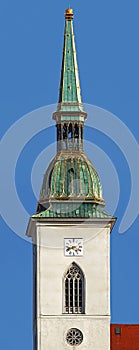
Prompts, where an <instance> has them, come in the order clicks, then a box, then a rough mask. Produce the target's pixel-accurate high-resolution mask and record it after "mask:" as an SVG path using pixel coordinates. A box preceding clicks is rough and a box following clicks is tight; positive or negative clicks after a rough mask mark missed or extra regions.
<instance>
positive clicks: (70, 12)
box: [65, 7, 74, 20]
mask: <svg viewBox="0 0 139 350" xmlns="http://www.w3.org/2000/svg"><path fill="white" fill-rule="evenodd" d="M73 17H74V15H73V9H71V8H70V7H68V8H67V9H66V11H65V18H66V19H69V20H72V19H73Z"/></svg>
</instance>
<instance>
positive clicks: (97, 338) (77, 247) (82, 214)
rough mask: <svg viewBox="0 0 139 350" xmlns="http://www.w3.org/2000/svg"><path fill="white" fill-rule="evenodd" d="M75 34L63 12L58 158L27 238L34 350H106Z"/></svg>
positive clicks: (103, 259)
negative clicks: (31, 275) (30, 244)
mask: <svg viewBox="0 0 139 350" xmlns="http://www.w3.org/2000/svg"><path fill="white" fill-rule="evenodd" d="M86 117H87V113H86V112H85V111H84V109H83V104H82V99H81V91H80V81H79V73H78V65H77V57H76V49H75V41H74V31H73V11H72V9H70V8H68V9H67V10H66V13H65V33H64V48H63V59H62V69H61V80H60V91H59V101H58V106H57V110H56V112H55V113H54V114H53V119H54V120H55V121H56V129H57V154H56V156H55V157H54V158H53V159H52V161H51V163H50V165H49V167H48V169H47V170H46V173H45V175H44V179H43V183H42V188H41V192H40V198H39V202H38V207H37V213H36V214H35V215H33V216H32V217H31V219H30V222H29V225H28V230H27V235H28V236H29V237H32V242H33V252H34V260H33V264H34V327H33V333H34V350H47V349H49V350H55V349H57V350H64V349H65V350H66V349H67V350H68V349H69V350H70V349H75V347H76V346H79V349H81V350H82V349H83V350H85V349H86V350H93V349H95V350H109V349H110V231H111V229H112V227H113V224H114V222H115V218H112V217H111V216H110V215H108V214H107V213H106V212H105V211H104V206H105V202H104V199H103V197H102V186H101V182H100V179H99V176H98V174H97V171H96V170H95V168H94V166H93V165H92V163H91V162H90V161H89V159H88V158H87V156H86V155H85V153H84V122H85V119H86Z"/></svg>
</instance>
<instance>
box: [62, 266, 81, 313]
mask: <svg viewBox="0 0 139 350" xmlns="http://www.w3.org/2000/svg"><path fill="white" fill-rule="evenodd" d="M64 312H65V313H67V314H70V313H72V314H84V313H85V278H84V274H83V271H82V270H81V268H80V267H79V266H78V265H77V264H76V263H75V262H73V263H72V264H71V265H70V266H69V267H68V269H67V271H66V273H65V275H64Z"/></svg>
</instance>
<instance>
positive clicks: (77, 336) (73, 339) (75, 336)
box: [66, 328, 83, 346]
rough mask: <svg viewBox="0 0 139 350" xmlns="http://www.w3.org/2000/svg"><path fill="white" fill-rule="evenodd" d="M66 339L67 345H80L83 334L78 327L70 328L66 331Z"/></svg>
mask: <svg viewBox="0 0 139 350" xmlns="http://www.w3.org/2000/svg"><path fill="white" fill-rule="evenodd" d="M66 340H67V343H68V344H69V345H72V346H73V345H75V346H77V345H80V344H81V343H82V341H83V334H82V332H81V331H80V330H79V329H77V328H71V329H69V331H68V332H67V335H66Z"/></svg>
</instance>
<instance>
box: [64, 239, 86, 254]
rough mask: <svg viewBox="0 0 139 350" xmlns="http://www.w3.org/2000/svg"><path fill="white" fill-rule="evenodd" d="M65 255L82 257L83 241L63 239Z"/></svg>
mask: <svg viewBox="0 0 139 350" xmlns="http://www.w3.org/2000/svg"><path fill="white" fill-rule="evenodd" d="M65 255H66V256H75V255H76V256H82V255H83V239H82V238H65Z"/></svg>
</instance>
